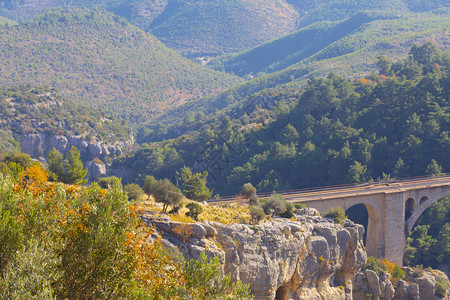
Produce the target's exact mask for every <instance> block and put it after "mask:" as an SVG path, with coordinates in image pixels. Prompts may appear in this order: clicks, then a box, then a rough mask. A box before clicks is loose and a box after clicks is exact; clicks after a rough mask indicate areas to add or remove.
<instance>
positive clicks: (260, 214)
mask: <svg viewBox="0 0 450 300" xmlns="http://www.w3.org/2000/svg"><path fill="white" fill-rule="evenodd" d="M248 209H249V211H250V216H251V218H252V222H253V223H254V224H258V223H259V222H261V221H262V220H264V217H265V216H266V214H265V213H264V209H263V208H262V207H261V206H257V205H250V206H249V208H248Z"/></svg>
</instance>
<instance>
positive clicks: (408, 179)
mask: <svg viewBox="0 0 450 300" xmlns="http://www.w3.org/2000/svg"><path fill="white" fill-rule="evenodd" d="M447 177H448V178H449V179H450V173H444V174H441V175H427V176H414V177H405V178H399V179H393V180H382V181H368V182H363V183H348V184H340V185H327V186H319V187H310V188H303V189H291V190H283V191H277V192H276V193H277V194H280V195H283V196H289V195H293V194H306V193H314V192H325V191H334V190H335V191H338V190H345V189H348V188H359V187H364V186H367V187H374V186H377V185H383V184H386V185H389V184H395V183H405V182H415V181H423V180H429V179H440V178H447ZM272 194H273V192H265V193H257V196H258V198H262V199H264V198H268V197H270V196H271V195H272ZM239 200H245V199H244V198H243V197H242V196H241V195H239V194H238V195H231V196H223V197H213V198H209V199H208V200H207V202H210V203H216V202H217V203H219V202H227V201H239Z"/></svg>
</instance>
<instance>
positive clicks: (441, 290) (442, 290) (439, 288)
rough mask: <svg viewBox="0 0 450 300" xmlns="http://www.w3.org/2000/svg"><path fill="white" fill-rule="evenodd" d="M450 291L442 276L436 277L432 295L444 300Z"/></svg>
mask: <svg viewBox="0 0 450 300" xmlns="http://www.w3.org/2000/svg"><path fill="white" fill-rule="evenodd" d="M449 289H450V286H449V285H448V281H447V280H445V278H444V277H443V276H438V277H437V278H436V285H435V292H434V294H435V295H436V296H438V297H441V298H445V297H446V296H447V292H448V290H449Z"/></svg>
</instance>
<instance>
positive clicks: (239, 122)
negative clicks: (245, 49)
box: [123, 43, 450, 195]
mask: <svg viewBox="0 0 450 300" xmlns="http://www.w3.org/2000/svg"><path fill="white" fill-rule="evenodd" d="M449 63H450V55H449V52H441V50H439V48H437V47H436V46H435V45H433V44H431V43H426V44H424V45H422V46H414V47H412V48H411V51H410V56H409V57H408V58H407V59H404V60H399V61H396V62H393V61H392V60H391V59H390V58H388V57H384V56H380V57H378V65H379V69H380V70H379V73H378V74H373V75H371V76H367V77H365V78H361V79H359V80H349V79H347V78H345V77H341V76H338V75H336V74H329V75H328V77H326V78H312V79H311V80H309V82H308V86H307V87H306V89H305V90H304V91H302V89H291V90H286V91H284V92H280V93H276V92H272V93H267V94H265V93H264V92H263V93H260V94H259V95H256V96H254V97H250V98H248V99H247V102H244V103H243V104H242V105H241V107H240V108H236V109H235V110H233V111H231V112H229V115H230V116H231V119H230V118H229V117H228V116H225V117H223V114H221V113H220V111H219V112H217V113H216V114H214V115H212V116H207V117H206V116H205V115H204V114H202V113H196V114H195V113H191V114H187V115H186V117H185V119H184V121H183V123H181V124H180V125H178V126H177V125H174V126H172V127H165V126H159V127H158V126H156V127H154V128H152V129H146V130H142V131H141V132H140V133H139V134H138V140H139V142H141V143H143V142H144V144H143V145H142V149H141V150H139V151H138V152H136V153H135V154H134V155H133V156H132V157H129V158H128V159H126V160H125V161H123V163H124V164H125V165H128V166H130V168H131V169H132V170H134V172H135V178H136V179H137V180H138V181H139V180H143V176H144V174H152V175H154V176H156V177H168V178H171V177H173V176H175V174H176V171H177V170H179V169H180V168H181V167H182V166H183V165H188V166H192V167H194V169H198V170H200V171H205V170H206V171H208V172H209V176H210V177H209V179H210V186H211V187H212V188H214V190H215V193H220V194H222V195H223V194H233V193H237V192H238V189H239V187H240V186H241V185H242V183H243V182H251V183H252V184H253V185H254V186H255V187H257V189H258V191H272V190H279V189H285V188H302V187H311V186H323V185H330V184H341V183H348V182H361V181H367V180H375V179H378V178H384V179H387V178H394V177H397V178H398V177H406V176H417V175H423V174H426V173H435V172H443V171H447V170H449V169H450V160H449V157H448V155H447V153H449V152H450V139H449V137H448V135H449V133H448V131H447V130H446V128H449V111H448V110H449V102H448V101H449V86H450V85H449ZM180 132H181V133H185V134H182V135H179V133H180ZM177 133H178V134H177ZM158 140H160V142H155V141H158ZM306 170H307V171H306ZM140 178H141V179H140Z"/></svg>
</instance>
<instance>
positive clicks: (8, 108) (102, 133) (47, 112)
mask: <svg viewBox="0 0 450 300" xmlns="http://www.w3.org/2000/svg"><path fill="white" fill-rule="evenodd" d="M14 84H16V83H14ZM66 95H67V94H66ZM0 108H1V109H0V122H2V123H3V128H5V129H8V131H3V130H0V137H2V139H3V138H4V139H5V140H4V141H2V142H0V150H2V149H5V150H6V151H2V152H11V151H8V149H13V148H14V147H16V146H15V145H16V144H17V142H15V141H14V138H13V136H15V137H18V136H20V135H23V134H30V133H36V134H46V135H65V136H68V135H81V134H83V135H86V136H91V137H92V138H95V139H97V140H101V141H105V142H112V143H113V142H116V141H118V140H124V139H129V137H130V133H131V131H130V129H129V128H128V126H126V125H125V124H124V123H123V122H122V121H119V120H117V119H116V118H115V117H112V116H110V115H108V114H106V113H105V112H103V111H102V110H100V109H93V108H91V107H87V106H85V105H83V104H80V103H78V102H73V101H70V100H67V99H66V97H63V95H61V94H60V93H59V92H57V91H56V90H55V89H52V88H49V87H30V86H29V85H20V86H14V87H5V86H3V87H0ZM2 145H3V146H2ZM43 154H44V153H42V155H43Z"/></svg>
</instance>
